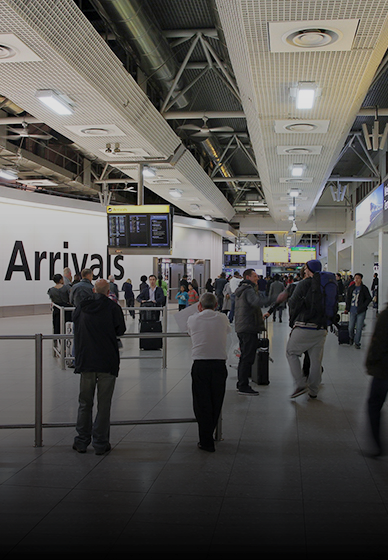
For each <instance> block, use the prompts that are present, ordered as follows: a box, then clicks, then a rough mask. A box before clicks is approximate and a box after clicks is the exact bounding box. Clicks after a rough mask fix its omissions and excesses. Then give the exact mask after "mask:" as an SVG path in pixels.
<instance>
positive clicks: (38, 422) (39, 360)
mask: <svg viewBox="0 0 388 560" xmlns="http://www.w3.org/2000/svg"><path fill="white" fill-rule="evenodd" d="M155 309H156V308H155ZM189 336H190V335H189V334H188V333H182V332H171V333H167V332H162V333H128V334H125V335H123V336H122V338H140V337H141V338H143V337H146V338H160V337H162V338H164V339H167V338H169V337H171V338H178V337H179V338H182V337H189ZM72 338H74V335H72V334H60V335H58V334H50V335H48V334H41V333H36V334H35V335H0V340H34V341H35V422H34V424H3V425H0V429H21V428H34V429H35V444H34V446H35V447H43V428H59V427H60V428H63V427H75V423H69V422H57V423H44V422H43V340H55V339H59V340H67V339H72ZM195 422H196V419H195V418H167V419H155V420H121V421H112V422H111V425H112V426H123V425H140V424H173V423H174V424H181V423H195ZM215 437H216V440H217V441H220V440H221V439H222V413H221V414H220V417H219V419H218V424H217V428H216V433H215Z"/></svg>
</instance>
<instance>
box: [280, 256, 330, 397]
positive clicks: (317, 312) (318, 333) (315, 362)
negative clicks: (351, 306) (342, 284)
mask: <svg viewBox="0 0 388 560" xmlns="http://www.w3.org/2000/svg"><path fill="white" fill-rule="evenodd" d="M306 266H307V268H306V274H305V276H306V277H305V279H304V280H302V281H301V282H299V283H298V284H297V286H296V288H295V290H294V292H293V294H292V296H291V298H290V299H289V309H290V326H291V327H292V331H291V334H290V338H289V340H288V344H287V350H286V356H287V360H288V363H289V365H290V369H291V373H292V376H293V378H294V381H295V391H294V392H293V393H292V395H291V398H295V397H298V396H299V395H303V393H306V392H307V391H308V393H309V397H310V398H313V399H314V398H316V397H317V395H318V391H319V386H320V383H321V376H322V358H323V349H324V345H325V341H326V335H327V328H328V326H329V325H330V324H332V323H333V322H334V321H335V320H336V316H337V310H338V286H337V282H336V278H335V274H334V273H331V272H322V265H321V263H320V261H318V260H311V261H308V262H307V263H306ZM304 352H308V355H309V358H310V372H309V376H308V378H307V380H306V377H305V376H304V375H303V370H302V365H301V356H302V354H303V353H304Z"/></svg>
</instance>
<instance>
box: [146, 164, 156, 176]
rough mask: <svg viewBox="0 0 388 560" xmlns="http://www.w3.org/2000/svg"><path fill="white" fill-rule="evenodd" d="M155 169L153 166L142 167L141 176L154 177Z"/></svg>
mask: <svg viewBox="0 0 388 560" xmlns="http://www.w3.org/2000/svg"><path fill="white" fill-rule="evenodd" d="M155 175H156V171H155V169H154V168H153V167H148V166H144V167H143V177H155Z"/></svg>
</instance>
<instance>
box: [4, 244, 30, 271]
mask: <svg viewBox="0 0 388 560" xmlns="http://www.w3.org/2000/svg"><path fill="white" fill-rule="evenodd" d="M18 255H20V258H21V261H22V264H15V263H16V259H17V257H18ZM14 272H24V276H25V278H26V280H32V276H31V272H30V268H29V266H28V262H27V257H26V253H25V251H24V247H23V242H22V241H15V245H14V247H13V250H12V255H11V258H10V260H9V264H8V268H7V272H6V274H5V280H11V278H12V274H13V273H14Z"/></svg>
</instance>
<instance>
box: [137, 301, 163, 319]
mask: <svg viewBox="0 0 388 560" xmlns="http://www.w3.org/2000/svg"><path fill="white" fill-rule="evenodd" d="M140 307H141V308H142V310H141V311H140V321H142V322H143V321H144V322H152V321H159V317H160V311H155V310H154V309H152V308H153V307H156V303H155V302H154V301H145V302H143V303H141V304H140ZM143 308H144V310H143Z"/></svg>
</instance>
